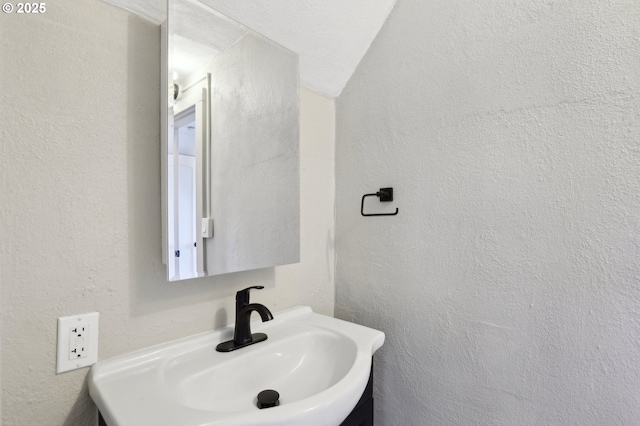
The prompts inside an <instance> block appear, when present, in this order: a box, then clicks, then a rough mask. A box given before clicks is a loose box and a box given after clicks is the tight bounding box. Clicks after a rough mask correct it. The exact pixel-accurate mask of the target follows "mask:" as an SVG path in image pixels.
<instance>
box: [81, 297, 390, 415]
mask: <svg viewBox="0 0 640 426" xmlns="http://www.w3.org/2000/svg"><path fill="white" fill-rule="evenodd" d="M252 331H254V332H257V331H259V332H263V333H266V334H267V335H268V336H269V337H268V339H267V340H266V341H264V342H260V343H257V344H255V345H251V346H247V347H245V348H242V349H239V350H237V351H233V352H226V353H223V352H216V350H215V347H216V345H217V344H218V343H220V342H223V341H226V340H229V339H230V338H231V336H232V334H233V329H232V328H230V327H228V328H225V329H222V330H217V331H213V332H209V333H205V334H201V335H197V336H193V337H189V338H186V339H182V340H178V341H175V342H171V343H167V344H163V345H160V346H157V347H154V348H150V349H145V350H142V351H139V352H135V353H132V354H129V355H124V356H121V357H118V358H113V359H110V360H105V361H100V362H99V363H98V364H96V365H94V366H93V368H92V369H91V373H90V376H89V392H90V394H91V397H92V398H93V400H94V401H95V403H96V405H97V406H98V408H99V409H100V412H101V413H102V415H103V417H104V418H105V420H106V422H107V424H108V425H109V426H141V425H147V424H148V425H154V426H214V425H218V426H220V425H225V426H233V425H237V426H269V425H279V426H300V425H305V426H314V425H318V426H320V425H322V426H338V425H340V423H341V422H342V421H343V420H344V419H345V418H346V417H347V416H348V415H349V413H350V412H351V411H352V410H353V408H354V407H355V406H356V404H357V402H358V400H359V399H360V396H361V395H362V393H363V392H364V389H365V387H366V384H367V381H368V380H369V374H370V369H371V356H372V355H373V353H374V352H375V351H376V350H377V349H378V348H380V347H381V346H382V344H383V343H384V333H382V332H380V331H377V330H373V329H370V328H367V327H363V326H360V325H357V324H352V323H349V322H345V321H341V320H338V319H335V318H331V317H327V316H324V315H319V314H316V313H314V312H313V311H312V310H311V308H309V307H298V308H294V309H290V310H287V311H283V312H280V313H276V314H274V319H273V320H272V321H268V322H265V323H262V322H253V323H252ZM266 389H273V390H276V391H277V392H278V393H279V394H280V400H279V401H280V405H278V406H276V407H272V408H267V409H263V410H260V409H258V407H257V399H256V396H257V395H258V393H260V392H261V391H263V390H266Z"/></svg>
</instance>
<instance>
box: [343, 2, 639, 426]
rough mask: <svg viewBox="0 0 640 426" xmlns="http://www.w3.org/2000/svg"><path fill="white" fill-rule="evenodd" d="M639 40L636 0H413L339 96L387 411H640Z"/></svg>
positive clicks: (364, 301) (349, 216)
mask: <svg viewBox="0 0 640 426" xmlns="http://www.w3.org/2000/svg"><path fill="white" fill-rule="evenodd" d="M639 43H640V2H638V1H637V0H618V1H611V2H603V1H600V0H581V1H544V2H540V1H529V2H520V1H515V2H513V1H512V2H500V1H498V2H496V1H491V0H480V1H461V0H453V1H452V0H432V1H423V0H399V1H398V3H397V4H396V7H395V9H394V11H393V12H392V14H391V15H390V18H389V20H388V21H387V23H386V24H385V26H384V27H383V29H382V31H381V33H380V34H379V35H378V38H377V39H376V41H375V42H374V44H373V45H372V48H371V49H370V51H369V52H368V54H367V55H366V56H365V58H364V59H363V61H362V62H361V64H360V66H359V68H358V70H357V71H356V73H355V75H354V77H352V79H351V81H350V82H349V84H348V85H347V87H346V88H345V90H344V91H343V93H342V95H341V96H340V98H339V100H338V103H337V150H336V159H337V167H336V183H337V186H336V193H337V198H336V205H337V222H336V236H337V238H336V253H337V258H336V289H337V295H336V315H337V316H340V317H344V318H348V319H352V320H355V321H356V322H360V323H363V324H366V325H369V326H373V327H376V328H379V329H381V330H384V331H385V332H386V333H387V340H386V343H385V346H384V347H383V348H382V349H381V351H380V352H379V353H378V354H377V355H376V357H377V364H376V371H375V374H376V385H375V397H376V404H377V410H376V422H377V423H378V424H381V425H403V426H410V425H415V426H426V425H434V426H446V425H474V426H477V425H563V426H568V425H623V424H626V425H631V424H633V425H637V424H640V423H639V422H640V420H639V419H640V360H639V354H640V55H638V47H639ZM383 186H393V187H394V188H395V191H396V201H395V202H394V203H393V204H394V207H395V206H397V207H398V208H399V209H400V212H399V215H398V216H395V217H388V218H362V217H360V215H359V211H358V209H359V201H360V197H361V196H362V194H364V193H366V192H372V191H375V190H377V189H378V188H380V187H383ZM376 204H378V205H379V204H380V203H378V202H377V201H374V202H373V203H372V204H371V209H372V210H374V209H375V208H377V207H378V206H376Z"/></svg>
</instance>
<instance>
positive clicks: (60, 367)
mask: <svg viewBox="0 0 640 426" xmlns="http://www.w3.org/2000/svg"><path fill="white" fill-rule="evenodd" d="M99 318H100V314H99V313H98V312H91V313H88V314H81V315H72V316H68V317H60V318H58V362H57V366H56V373H58V374H60V373H64V372H65V371H71V370H75V369H78V368H82V367H88V366H90V365H93V364H95V363H96V362H97V361H98V319H99ZM83 326H84V327H86V326H88V327H87V328H88V330H89V335H88V337H87V341H86V342H85V345H86V351H87V356H86V357H83V358H77V359H69V340H70V338H71V330H72V329H73V328H75V327H83Z"/></svg>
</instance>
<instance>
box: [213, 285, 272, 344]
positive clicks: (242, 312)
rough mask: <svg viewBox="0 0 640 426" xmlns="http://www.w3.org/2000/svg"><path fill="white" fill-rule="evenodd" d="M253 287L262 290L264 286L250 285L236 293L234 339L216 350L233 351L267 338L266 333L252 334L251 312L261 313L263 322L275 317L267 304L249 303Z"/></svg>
mask: <svg viewBox="0 0 640 426" xmlns="http://www.w3.org/2000/svg"><path fill="white" fill-rule="evenodd" d="M253 288H255V289H258V290H261V289H263V288H264V287H263V286H254V287H248V288H245V289H244V290H240V291H239V292H237V293H236V326H235V331H234V332H233V340H229V341H227V342H223V343H220V344H219V345H218V346H216V351H218V352H231V351H235V350H236V349H240V348H244V347H245V346H249V345H253V344H254V343H258V342H262V341H263V340H267V335H266V334H264V333H253V334H251V314H252V313H253V311H256V312H257V313H259V314H260V318H262V321H263V322H264V321H270V320H272V319H273V315H272V314H271V311H270V310H269V309H267V307H266V306H264V305H261V304H259V303H249V291H251V289H253Z"/></svg>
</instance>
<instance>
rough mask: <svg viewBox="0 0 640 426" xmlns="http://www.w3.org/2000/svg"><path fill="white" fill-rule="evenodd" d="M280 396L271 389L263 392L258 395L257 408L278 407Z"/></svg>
mask: <svg viewBox="0 0 640 426" xmlns="http://www.w3.org/2000/svg"><path fill="white" fill-rule="evenodd" d="M278 398H280V394H279V393H278V392H276V391H274V390H272V389H267V390H263V391H262V392H260V393H259V394H258V408H259V409H261V410H262V409H263V408H271V407H275V406H276V405H280V401H279V400H278Z"/></svg>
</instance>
